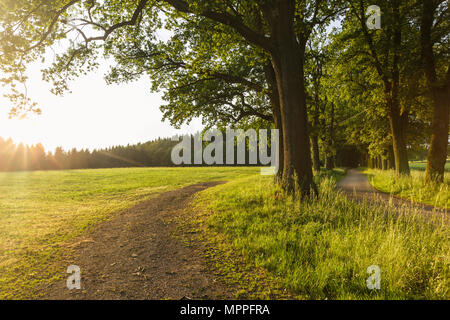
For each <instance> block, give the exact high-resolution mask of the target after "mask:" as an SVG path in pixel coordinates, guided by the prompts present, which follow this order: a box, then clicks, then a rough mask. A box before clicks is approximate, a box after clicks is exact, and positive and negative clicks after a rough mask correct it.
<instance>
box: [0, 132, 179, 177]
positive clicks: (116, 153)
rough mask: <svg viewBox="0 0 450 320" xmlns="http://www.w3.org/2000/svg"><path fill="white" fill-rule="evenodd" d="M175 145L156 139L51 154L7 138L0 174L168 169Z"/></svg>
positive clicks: (0, 149)
mask: <svg viewBox="0 0 450 320" xmlns="http://www.w3.org/2000/svg"><path fill="white" fill-rule="evenodd" d="M175 144H176V142H173V141H172V140H171V139H157V140H154V141H150V142H147V143H140V144H137V145H128V146H116V147H111V148H107V149H100V150H93V151H89V150H76V149H72V150H70V151H68V152H66V151H64V150H63V149H62V148H60V147H58V148H56V149H55V152H54V153H52V152H48V153H46V152H45V149H44V147H43V146H42V144H37V145H33V146H28V145H24V144H22V143H20V144H18V145H16V144H14V142H13V141H12V140H11V139H8V140H4V139H2V138H0V171H24V170H27V171H31V170H61V169H88V168H92V169H96V168H122V167H152V166H172V165H173V164H172V161H171V157H170V155H171V151H172V149H173V147H174V146H175Z"/></svg>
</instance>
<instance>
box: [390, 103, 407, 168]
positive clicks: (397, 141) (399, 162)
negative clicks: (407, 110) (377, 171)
mask: <svg viewBox="0 0 450 320" xmlns="http://www.w3.org/2000/svg"><path fill="white" fill-rule="evenodd" d="M407 121H408V117H407V115H405V114H403V115H399V111H398V107H397V108H395V107H391V108H390V116H389V122H390V125H391V134H392V146H393V149H394V159H395V171H396V173H397V175H400V174H407V175H409V174H410V171H409V162H408V152H407V150H406V138H405V129H406V128H405V127H406V123H407Z"/></svg>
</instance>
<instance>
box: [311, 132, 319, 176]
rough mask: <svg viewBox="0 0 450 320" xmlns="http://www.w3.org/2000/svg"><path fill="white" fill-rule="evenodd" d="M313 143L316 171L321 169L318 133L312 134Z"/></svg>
mask: <svg viewBox="0 0 450 320" xmlns="http://www.w3.org/2000/svg"><path fill="white" fill-rule="evenodd" d="M311 144H312V162H313V168H314V170H315V171H320V152H319V138H318V137H317V135H313V136H311Z"/></svg>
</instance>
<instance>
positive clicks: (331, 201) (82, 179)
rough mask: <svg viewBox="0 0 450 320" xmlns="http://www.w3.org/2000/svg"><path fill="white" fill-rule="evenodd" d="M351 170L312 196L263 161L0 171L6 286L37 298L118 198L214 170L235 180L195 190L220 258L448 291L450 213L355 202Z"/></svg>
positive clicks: (333, 278) (398, 289)
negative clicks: (372, 269)
mask: <svg viewBox="0 0 450 320" xmlns="http://www.w3.org/2000/svg"><path fill="white" fill-rule="evenodd" d="M343 173H344V171H343V170H336V171H334V172H333V173H332V174H329V173H325V172H321V173H320V174H319V175H318V176H317V182H318V183H319V185H320V190H321V193H320V197H319V198H318V199H314V200H309V201H305V202H300V201H298V200H295V199H292V198H291V197H286V196H284V195H283V194H282V193H281V192H280V190H279V189H278V187H276V186H275V185H274V183H273V179H272V178H271V177H263V176H261V175H260V174H259V169H258V168H176V169H175V168H174V169H168V168H155V169H145V168H139V169H111V170H75V171H60V172H56V171H52V172H32V173H31V172H23V173H1V174H0V298H2V299H5V298H7V299H8V298H9V299H11V298H16V299H17V298H32V297H35V295H36V294H37V292H38V289H39V288H42V287H43V286H46V285H48V284H49V283H52V282H54V281H56V280H61V277H62V275H61V274H60V270H59V269H58V268H57V267H58V266H57V262H58V261H59V260H61V259H64V257H65V255H66V254H67V250H68V249H67V248H68V247H67V246H68V244H70V243H71V241H73V240H74V239H75V238H76V237H77V236H80V235H83V234H86V233H87V232H89V230H92V228H93V226H95V225H96V224H97V223H99V222H101V221H104V220H106V219H109V218H111V217H113V216H114V214H115V213H117V212H118V211H119V210H121V209H125V208H129V207H131V206H133V205H134V204H135V203H137V202H138V201H142V200H144V199H148V198H150V197H152V196H155V195H156V194H158V193H161V192H165V191H169V190H173V189H177V188H181V187H183V186H187V185H191V184H195V183H198V182H206V181H230V182H229V183H227V184H225V185H221V186H217V187H214V188H212V189H208V190H206V191H204V192H202V193H200V194H198V195H197V197H196V201H195V206H196V208H197V210H202V211H205V215H201V217H203V219H204V220H202V221H197V223H201V224H204V225H206V226H209V227H208V228H204V229H203V230H205V234H204V239H211V241H212V240H214V239H220V243H221V246H220V247H219V246H217V247H215V250H216V251H217V252H218V255H217V256H218V257H219V261H216V262H217V265H218V266H219V268H220V267H223V268H225V267H226V264H224V263H221V262H222V261H221V260H220V259H221V258H220V252H221V250H226V251H231V252H234V253H236V254H239V255H242V256H243V257H245V261H246V262H245V263H248V265H249V266H255V267H258V268H261V269H262V270H265V271H266V272H267V273H268V274H270V275H271V276H273V277H274V279H275V280H276V282H277V283H278V284H279V285H280V286H281V287H283V288H286V289H288V290H289V291H291V292H293V294H294V295H295V296H296V297H300V298H316V299H325V298H328V299H342V298H356V299H366V298H369V299H370V298H374V299H377V298H437V299H443V298H447V299H448V298H450V297H449V288H450V280H449V279H450V274H449V262H450V242H449V241H448V239H449V237H450V232H449V228H448V225H445V224H442V223H441V222H440V221H432V220H430V219H425V218H423V217H420V216H409V217H407V218H406V219H400V218H398V217H396V215H394V214H389V215H386V213H387V212H390V210H391V209H390V208H389V207H383V206H379V207H377V208H373V207H369V206H368V205H365V204H355V203H353V202H351V201H349V200H347V199H346V198H345V197H344V196H343V195H342V194H340V193H339V192H337V191H336V190H335V188H334V187H335V183H336V181H337V180H338V179H339V178H340V177H342V175H343ZM213 242H214V241H213ZM213 242H212V243H213ZM216 243H217V242H216ZM370 265H378V266H380V267H381V270H382V290H380V291H379V292H369V291H368V289H367V288H366V283H365V279H366V278H367V277H368V275H367V274H366V269H367V267H368V266H370ZM58 270H59V271H58ZM224 271H225V272H227V271H229V270H227V269H225V270H224ZM58 272H59V273H58ZM238 276H239V275H238ZM267 289H268V290H270V289H271V288H267Z"/></svg>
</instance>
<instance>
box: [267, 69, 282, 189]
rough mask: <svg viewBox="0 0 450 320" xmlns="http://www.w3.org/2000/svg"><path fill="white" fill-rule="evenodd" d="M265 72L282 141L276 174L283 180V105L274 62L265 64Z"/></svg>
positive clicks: (275, 120)
mask: <svg viewBox="0 0 450 320" xmlns="http://www.w3.org/2000/svg"><path fill="white" fill-rule="evenodd" d="M264 74H265V78H266V81H267V86H268V89H269V93H268V95H269V100H270V104H271V106H272V114H273V122H274V125H275V129H278V130H279V131H280V141H279V153H280V154H279V160H280V163H279V168H278V172H277V175H276V177H275V178H276V180H278V181H282V178H283V172H284V147H283V146H284V144H283V124H282V121H281V107H280V94H279V93H278V86H277V79H276V75H275V70H273V67H272V64H271V63H268V64H267V65H265V66H264Z"/></svg>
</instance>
